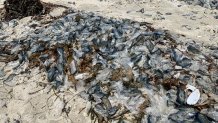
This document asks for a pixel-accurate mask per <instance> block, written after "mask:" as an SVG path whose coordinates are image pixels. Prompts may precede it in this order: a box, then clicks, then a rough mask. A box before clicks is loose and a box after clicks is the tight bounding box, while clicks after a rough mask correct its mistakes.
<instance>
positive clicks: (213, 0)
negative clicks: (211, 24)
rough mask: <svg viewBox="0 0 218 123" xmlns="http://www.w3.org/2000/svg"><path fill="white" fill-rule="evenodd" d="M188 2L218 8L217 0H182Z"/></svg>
mask: <svg viewBox="0 0 218 123" xmlns="http://www.w3.org/2000/svg"><path fill="white" fill-rule="evenodd" d="M182 1H185V2H186V3H188V4H193V5H200V6H202V7H205V8H209V9H218V1H217V0H182Z"/></svg>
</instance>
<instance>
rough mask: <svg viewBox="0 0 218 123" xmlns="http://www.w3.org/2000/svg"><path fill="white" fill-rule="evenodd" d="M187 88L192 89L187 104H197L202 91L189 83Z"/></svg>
mask: <svg viewBox="0 0 218 123" xmlns="http://www.w3.org/2000/svg"><path fill="white" fill-rule="evenodd" d="M186 88H187V89H189V90H191V91H192V93H191V94H190V95H189V97H188V99H187V104H189V105H195V104H196V103H197V102H198V100H199V99H200V91H199V90H198V89H197V88H196V87H194V86H192V85H187V86H186Z"/></svg>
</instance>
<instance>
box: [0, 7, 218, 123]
mask: <svg viewBox="0 0 218 123" xmlns="http://www.w3.org/2000/svg"><path fill="white" fill-rule="evenodd" d="M0 51H1V52H0V62H4V63H6V66H4V67H3V69H2V70H1V71H0V72H1V78H0V79H1V80H2V83H1V84H2V85H3V86H11V87H13V86H15V85H16V83H10V80H11V79H13V77H14V76H16V75H19V74H22V73H25V72H29V71H30V72H31V69H32V68H35V67H39V68H40V70H41V71H45V72H46V73H47V80H48V81H49V83H50V85H52V87H53V88H54V89H55V90H56V91H57V93H58V92H59V93H61V92H63V91H67V90H68V89H69V88H75V89H76V90H78V91H80V94H79V95H80V97H81V98H83V99H85V100H87V102H90V105H89V107H86V108H87V110H88V114H89V115H90V116H91V118H92V120H93V121H98V122H99V123H102V122H131V123H132V122H142V123H156V122H199V123H206V122H214V123H215V122H218V116H217V113H218V98H217V95H218V86H217V85H218V60H217V59H218V56H217V53H218V47H203V46H200V45H198V44H195V43H194V42H190V43H187V44H183V43H182V42H181V41H178V40H176V38H174V37H173V36H172V35H170V33H169V32H166V31H160V30H154V29H153V28H151V27H150V26H148V25H147V24H146V23H139V22H133V21H131V20H116V19H113V18H111V19H107V18H103V17H100V16H97V15H94V14H93V13H83V12H74V11H72V12H71V13H69V14H68V15H66V16H64V17H62V18H60V19H58V20H55V21H54V22H53V23H51V24H49V25H47V26H45V27H42V28H41V29H36V30H34V31H33V32H32V33H29V34H28V36H27V37H26V38H22V39H16V40H13V41H1V42H0ZM8 67H10V68H11V69H10V73H11V74H10V75H7V76H6V75H5V74H4V73H5V72H6V71H5V68H7V71H8V70H9V69H8ZM188 89H189V90H192V92H191V93H190V92H189V91H188ZM196 90H197V91H199V92H200V98H199V99H197V102H196V100H194V101H192V100H191V99H189V100H191V102H190V103H189V104H187V100H188V98H190V96H191V94H192V95H193V93H197V94H198V92H196Z"/></svg>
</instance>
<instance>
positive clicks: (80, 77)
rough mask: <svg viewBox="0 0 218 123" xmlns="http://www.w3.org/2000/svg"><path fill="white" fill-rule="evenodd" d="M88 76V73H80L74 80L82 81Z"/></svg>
mask: <svg viewBox="0 0 218 123" xmlns="http://www.w3.org/2000/svg"><path fill="white" fill-rule="evenodd" d="M88 76H89V74H88V73H81V74H77V75H76V76H75V79H76V80H83V79H85V78H87V77H88Z"/></svg>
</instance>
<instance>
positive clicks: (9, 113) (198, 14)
mask: <svg viewBox="0 0 218 123" xmlns="http://www.w3.org/2000/svg"><path fill="white" fill-rule="evenodd" d="M42 1H43V2H45V3H53V4H57V5H63V6H66V7H69V8H73V9H76V10H81V11H85V12H93V13H95V14H97V15H100V16H103V17H106V18H110V17H113V18H116V19H130V20H134V21H139V22H147V23H150V25H151V26H152V27H154V28H155V29H159V30H168V31H169V32H170V33H172V34H176V35H181V37H180V39H178V40H181V41H182V42H184V44H185V43H187V42H191V41H194V42H197V43H198V44H200V45H204V46H218V19H216V18H215V16H217V15H218V10H212V9H207V8H204V7H201V6H194V5H188V4H186V3H185V2H183V1H179V0H42ZM3 2H4V0H0V8H2V7H3ZM65 10H66V8H63V7H57V8H54V10H52V11H51V12H50V13H49V15H47V16H52V17H58V16H61V15H62V13H63V12H64V11H65ZM29 22H30V17H26V18H23V19H21V20H19V25H18V26H17V27H15V28H13V29H8V30H7V32H8V33H10V34H11V37H8V40H9V39H13V38H17V37H22V36H23V35H25V34H22V33H21V32H22V30H26V29H24V28H21V27H22V24H26V23H29ZM30 31H31V30H30ZM3 68H4V71H6V72H7V75H9V74H10V72H11V71H12V67H10V65H6V64H5V63H3V62H0V81H3V80H4V79H5V78H7V77H8V76H7V75H3V76H2V75H1V70H2V69H3ZM9 81H11V83H12V85H13V87H10V86H2V85H1V86H0V123H9V122H11V123H19V122H18V121H21V123H91V120H90V117H88V116H87V107H88V106H89V105H90V104H89V103H87V102H86V101H85V100H83V99H82V98H80V97H79V96H78V93H79V92H80V90H82V89H83V88H78V90H77V91H75V90H74V89H71V90H68V91H67V92H63V93H61V94H60V97H58V98H57V96H55V95H56V93H55V91H54V90H53V89H51V87H50V86H45V85H46V83H47V78H46V73H45V71H44V72H43V71H40V70H39V68H34V69H33V70H32V71H31V73H24V74H21V75H16V76H15V77H13V79H12V80H9ZM214 96H215V97H216V99H218V97H217V95H214ZM66 101H67V103H66ZM65 104H66V105H65ZM63 109H64V110H65V111H66V110H68V109H70V112H69V114H66V112H63Z"/></svg>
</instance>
